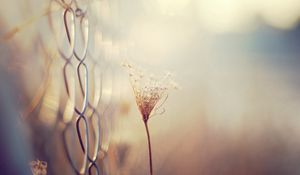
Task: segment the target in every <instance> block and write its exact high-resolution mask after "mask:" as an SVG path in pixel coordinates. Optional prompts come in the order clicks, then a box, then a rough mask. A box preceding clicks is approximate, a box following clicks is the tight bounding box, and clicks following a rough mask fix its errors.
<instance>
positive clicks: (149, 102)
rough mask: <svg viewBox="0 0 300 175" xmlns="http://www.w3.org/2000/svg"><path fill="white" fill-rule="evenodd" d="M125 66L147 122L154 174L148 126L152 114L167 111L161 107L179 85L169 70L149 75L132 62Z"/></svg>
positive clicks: (150, 159) (150, 157)
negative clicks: (158, 75)
mask: <svg viewBox="0 0 300 175" xmlns="http://www.w3.org/2000/svg"><path fill="white" fill-rule="evenodd" d="M123 66H124V67H126V68H127V69H128V71H129V77H130V81H131V85H132V88H133V92H134V95H135V100H136V103H137V106H138V108H139V110H140V113H141V115H142V117H143V121H144V124H145V128H146V133H147V139H148V149H149V164H150V174H151V175H153V165H152V151H151V139H150V132H149V128H148V120H149V118H150V117H151V116H154V115H156V114H162V113H163V112H164V111H165V110H164V109H161V107H162V105H163V104H164V102H165V101H166V100H167V98H168V91H169V90H171V89H177V85H176V83H175V82H174V81H173V80H172V74H171V73H169V72H167V73H165V75H164V76H162V77H156V76H154V75H152V74H151V75H149V76H147V75H145V74H144V72H143V71H141V69H138V68H137V67H135V66H132V65H131V64H128V63H124V64H123ZM159 102H161V104H158V103H159Z"/></svg>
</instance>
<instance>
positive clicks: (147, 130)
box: [144, 121, 153, 175]
mask: <svg viewBox="0 0 300 175" xmlns="http://www.w3.org/2000/svg"><path fill="white" fill-rule="evenodd" d="M144 123H145V128H146V132H147V139H148V150H149V166H150V175H153V167H152V151H151V141H150V133H149V128H148V123H147V121H144Z"/></svg>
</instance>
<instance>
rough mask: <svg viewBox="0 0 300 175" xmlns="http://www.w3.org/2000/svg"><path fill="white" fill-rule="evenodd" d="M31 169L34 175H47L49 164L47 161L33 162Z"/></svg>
mask: <svg viewBox="0 0 300 175" xmlns="http://www.w3.org/2000/svg"><path fill="white" fill-rule="evenodd" d="M30 167H31V172H32V174H33V175H47V162H45V161H40V160H36V161H31V162H30Z"/></svg>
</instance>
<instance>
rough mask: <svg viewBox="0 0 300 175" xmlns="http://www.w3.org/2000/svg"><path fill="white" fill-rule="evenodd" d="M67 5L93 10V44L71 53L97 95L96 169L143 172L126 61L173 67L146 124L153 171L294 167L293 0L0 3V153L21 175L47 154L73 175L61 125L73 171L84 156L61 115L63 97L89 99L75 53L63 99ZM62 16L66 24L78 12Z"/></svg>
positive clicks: (252, 172) (294, 172)
mask: <svg viewBox="0 0 300 175" xmlns="http://www.w3.org/2000/svg"><path fill="white" fill-rule="evenodd" d="M69 2H70V3H73V4H74V2H77V3H78V4H79V5H78V6H77V5H76V8H78V7H80V9H84V10H85V9H86V11H87V12H88V13H87V14H88V17H89V18H88V19H89V26H88V27H86V28H88V31H89V35H88V38H89V40H88V43H89V44H86V43H85V42H80V41H78V42H77V45H76V44H75V50H78V52H80V53H82V52H84V51H82V50H84V49H85V48H86V47H87V48H88V49H87V50H88V54H87V56H86V60H85V63H86V64H87V67H88V72H89V77H88V79H89V82H88V83H89V85H90V86H89V88H88V90H89V92H91V93H89V95H87V96H88V98H89V100H90V101H91V102H92V101H93V100H95V99H97V98H96V97H98V96H99V102H98V103H95V104H96V108H97V110H98V112H99V113H100V119H99V120H100V123H101V124H100V135H101V139H100V148H99V153H98V154H99V155H98V159H97V163H98V164H99V168H100V169H101V174H112V175H115V174H116V175H118V174H120V175H123V174H124V175H125V174H130V175H141V174H148V152H147V151H148V150H147V140H146V133H145V129H144V125H143V122H142V118H141V116H140V113H139V111H138V108H137V106H136V103H135V99H134V98H135V97H134V94H133V91H132V89H131V85H130V83H129V79H128V75H127V73H126V71H124V70H123V68H122V66H121V65H122V62H123V61H124V60H129V61H131V62H134V63H136V64H137V65H140V66H141V67H142V68H143V69H144V70H145V72H146V73H149V74H152V73H156V74H157V73H163V72H164V71H165V70H167V71H170V72H172V73H173V74H174V75H175V80H176V82H177V83H178V84H179V86H180V88H179V90H176V91H171V92H170V94H169V98H168V100H167V102H166V103H165V104H164V107H165V109H166V112H165V113H164V114H162V115H159V116H155V117H153V118H151V119H150V120H149V128H150V132H151V138H152V149H153V162H154V165H153V166H154V174H161V175H169V174H173V175H177V174H178V175H182V174H187V175H298V174H300V168H299V167H300V166H299V162H300V147H299V145H300V134H299V133H300V127H298V123H300V118H299V116H300V108H299V106H300V95H299V93H298V92H299V91H300V78H299V76H298V74H300V69H299V67H300V23H299V19H300V1H299V0H285V1H282V0H272V1H271V0H252V1H250V0H153V1H147V0H134V1H133V0H89V1H88V0H76V1H75V0H70V1H60V0H57V1H50V0H49V1H38V0H23V1H17V0H12V1H6V2H3V3H2V4H3V5H2V6H1V7H0V26H1V27H0V34H1V36H2V38H1V45H0V50H1V59H0V70H1V76H0V77H1V79H0V80H1V83H0V90H1V97H0V98H1V99H0V109H1V122H0V125H1V131H2V130H3V132H1V140H2V141H1V144H0V145H1V147H0V148H1V154H2V152H3V153H7V151H8V153H7V154H5V156H3V157H2V158H1V168H4V167H5V168H4V170H5V171H7V172H9V171H10V170H11V169H14V168H13V167H19V168H18V169H20V172H22V173H16V174H25V171H22V170H25V169H28V174H30V171H29V170H30V169H29V168H30V167H29V165H28V164H29V162H30V161H32V160H42V161H46V162H47V165H48V167H47V171H48V174H72V173H74V172H73V171H72V167H71V166H70V162H69V161H68V158H67V156H66V150H65V149H64V141H63V139H62V137H61V136H62V135H63V133H64V131H66V132H69V136H68V137H67V141H66V142H67V145H71V146H67V147H68V148H67V150H69V149H70V147H72V149H73V152H72V153H71V155H72V157H73V158H72V159H74V160H75V164H76V166H77V167H79V166H80V164H81V160H82V159H83V153H82V151H81V150H80V145H79V143H78V139H77V138H76V129H75V122H76V120H77V116H76V115H75V114H73V113H71V114H70V111H69V113H68V110H66V109H67V108H68V107H67V103H68V100H70V101H73V103H71V102H70V104H73V105H74V106H81V104H82V102H83V101H84V97H83V96H82V95H81V91H80V86H79V85H78V82H79V80H78V78H76V77H77V76H78V73H76V67H77V66H78V65H79V63H80V61H78V60H76V59H75V58H74V55H73V58H72V59H71V60H72V61H71V62H72V65H73V67H72V66H70V67H72V68H69V70H68V71H67V73H66V74H67V77H71V78H69V79H67V81H70V82H73V81H71V80H73V79H74V82H73V83H70V86H71V87H76V88H74V94H76V95H74V96H75V97H72V96H71V97H70V96H68V95H67V91H66V85H65V83H64V71H63V70H64V66H65V65H66V64H68V65H69V63H68V61H66V60H65V59H63V58H62V53H61V52H63V53H64V54H65V55H68V53H69V52H70V50H71V52H72V47H70V44H69V43H68V40H67V36H66V34H64V33H65V30H66V29H65V27H64V25H63V22H64V20H63V16H62V14H63V12H64V9H65V7H64V6H61V5H60V3H67V4H68V3H69ZM53 4H55V5H53ZM50 7H51V8H50ZM72 8H73V6H72ZM74 8H75V7H74ZM49 9H51V10H49ZM70 14H71V13H70ZM70 14H68V15H70ZM68 15H67V23H68V25H69V26H72V25H73V24H72V21H75V23H76V20H74V19H75V18H77V16H76V15H74V16H72V15H70V16H68ZM49 16H51V18H50V17H49ZM68 20H69V21H68ZM70 21H71V22H70ZM73 27H74V28H75V30H74V31H73V32H71V33H75V35H74V36H76V37H74V38H73V39H74V40H76V41H77V39H78V38H80V37H82V36H85V35H84V34H83V35H82V36H81V35H80V34H81V33H80V32H82V31H84V32H86V29H82V28H80V27H79V28H78V26H77V28H78V30H76V24H74V26H73ZM70 28H72V27H69V29H68V30H72V29H73V28H72V29H70ZM83 28H84V27H83ZM84 32H83V33H84ZM78 33H79V34H78ZM73 39H72V40H73ZM79 40H80V39H79ZM83 41H85V39H83ZM71 46H72V44H71ZM82 48H83V49H82ZM95 65H98V66H95ZM79 72H80V71H79ZM97 84H98V85H99V86H97ZM100 87H101V88H100ZM72 89H73V88H72ZM97 92H98V93H100V92H101V98H100V95H98V96H97ZM2 94H3V95H2ZM96 101H97V100H96ZM90 110H92V109H90ZM66 111H67V112H66ZM88 112H89V111H87V112H86V113H88ZM67 114H70V115H71V118H70V117H68V116H67ZM86 115H88V114H86ZM93 115H94V114H92V115H91V116H93ZM72 116H73V117H72ZM91 118H92V117H91ZM91 123H93V120H92V119H91ZM69 124H70V127H69V128H68V126H69ZM2 125H3V126H2ZM81 128H82V126H81ZM91 130H92V129H91ZM12 138H14V139H15V140H14V139H12ZM19 142H21V143H22V144H20V143H19ZM90 142H91V143H90V144H91V145H95V144H94V142H95V141H93V140H91V141H90ZM2 147H3V148H2ZM91 148H93V146H91ZM78 150H79V151H78ZM18 151H20V152H22V156H21V154H19V153H18ZM6 169H7V170H6ZM11 174H13V173H11Z"/></svg>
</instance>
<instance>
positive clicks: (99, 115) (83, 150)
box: [3, 0, 114, 175]
mask: <svg viewBox="0 0 300 175" xmlns="http://www.w3.org/2000/svg"><path fill="white" fill-rule="evenodd" d="M28 2H29V1H28ZM30 2H32V3H33V4H34V2H33V0H32V1H30ZM93 3H98V4H97V5H99V1H88V0H49V1H48V2H47V3H43V6H44V4H46V7H45V8H44V10H43V11H42V13H39V14H38V15H37V16H33V17H30V18H29V20H26V21H25V22H24V23H22V24H21V25H19V26H17V27H15V28H13V29H12V30H11V31H9V32H8V33H7V34H5V35H4V37H3V39H4V40H6V41H9V42H16V43H17V42H24V41H21V40H25V39H24V38H26V37H22V39H21V40H18V38H17V37H18V36H16V35H17V34H19V33H22V32H23V30H25V33H26V30H27V29H28V28H30V26H34V29H33V31H32V32H30V33H33V35H32V36H28V38H30V39H33V40H34V41H33V43H34V45H33V46H32V47H33V48H30V49H32V50H31V51H27V52H24V53H32V55H31V56H32V57H33V58H32V59H31V60H32V61H36V62H35V63H34V64H31V65H32V66H37V67H38V66H39V67H38V68H39V69H40V70H41V73H40V74H37V75H32V76H33V77H34V76H36V77H38V78H37V79H38V80H39V82H40V83H33V84H38V88H32V89H34V90H33V92H31V94H29V95H28V97H27V100H24V104H29V105H24V106H25V107H24V110H23V113H22V117H23V119H24V120H27V121H28V123H29V124H30V125H35V127H32V128H33V129H32V133H35V132H41V131H39V129H38V128H39V127H41V126H39V127H37V126H38V122H45V124H46V126H48V128H47V129H44V130H47V131H46V133H43V134H44V135H43V136H40V137H44V138H46V139H41V140H39V139H37V138H32V139H33V140H36V142H39V144H37V145H39V146H41V145H42V146H41V147H44V149H45V150H46V151H44V154H47V156H44V157H49V158H48V160H46V162H48V166H47V168H48V169H49V170H50V174H52V173H53V174H57V172H55V171H57V170H51V169H55V168H53V166H55V165H53V164H54V163H53V161H55V160H57V159H59V157H65V159H66V160H67V161H68V164H69V166H70V168H71V171H70V172H69V171H68V170H61V172H60V174H61V173H63V174H65V173H67V174H69V173H71V174H80V175H83V174H89V175H92V174H96V175H100V174H107V171H108V170H107V169H106V168H105V166H106V165H105V164H106V163H105V161H104V159H105V157H106V151H107V149H108V145H109V140H110V135H111V134H110V131H111V128H112V127H111V125H112V123H111V115H112V112H111V111H112V110H114V107H111V106H112V105H113V103H114V101H113V100H114V99H113V97H112V94H113V91H114V90H113V65H111V63H110V61H109V57H110V51H109V49H110V48H109V47H110V45H109V44H107V43H105V42H103V40H102V39H103V38H102V35H103V33H102V32H101V31H100V29H101V26H102V23H101V20H100V19H99V14H96V13H99V11H98V10H97V11H95V10H92V8H91V6H92V4H93ZM28 6H29V7H32V6H30V5H28ZM37 6H39V5H37ZM26 28H27V29H26ZM12 38H13V39H12ZM101 44H102V45H101ZM20 45H21V46H26V45H25V44H20ZM99 45H100V46H101V48H100V46H99ZM19 49H20V50H22V49H23V48H19ZM38 57H40V58H42V59H37V58H38ZM38 80H36V81H38ZM103 86H104V88H106V92H107V91H109V92H110V93H105V94H103ZM29 87H30V86H29ZM107 89H108V90H107ZM25 91H26V90H25ZM28 91H29V90H28ZM36 116H38V117H36ZM49 133H50V134H49ZM57 134H58V135H60V136H59V137H56V136H57ZM32 135H33V136H32V137H34V136H36V134H32ZM57 138H60V142H59V141H57V140H56V139H57ZM52 141H54V142H59V143H61V144H62V151H59V149H58V148H52V147H54V146H53V145H52V146H51V145H49V144H51V142H52ZM56 147H58V146H56ZM47 149H56V151H57V152H58V153H56V154H59V153H61V152H63V156H62V155H60V156H57V155H56V159H54V158H53V157H55V156H51V155H50V156H49V154H51V153H50V152H51V151H48V152H47ZM51 157H52V158H53V160H51ZM56 169H58V166H57V167H56ZM51 171H52V173H51ZM54 172H55V173H54Z"/></svg>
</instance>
